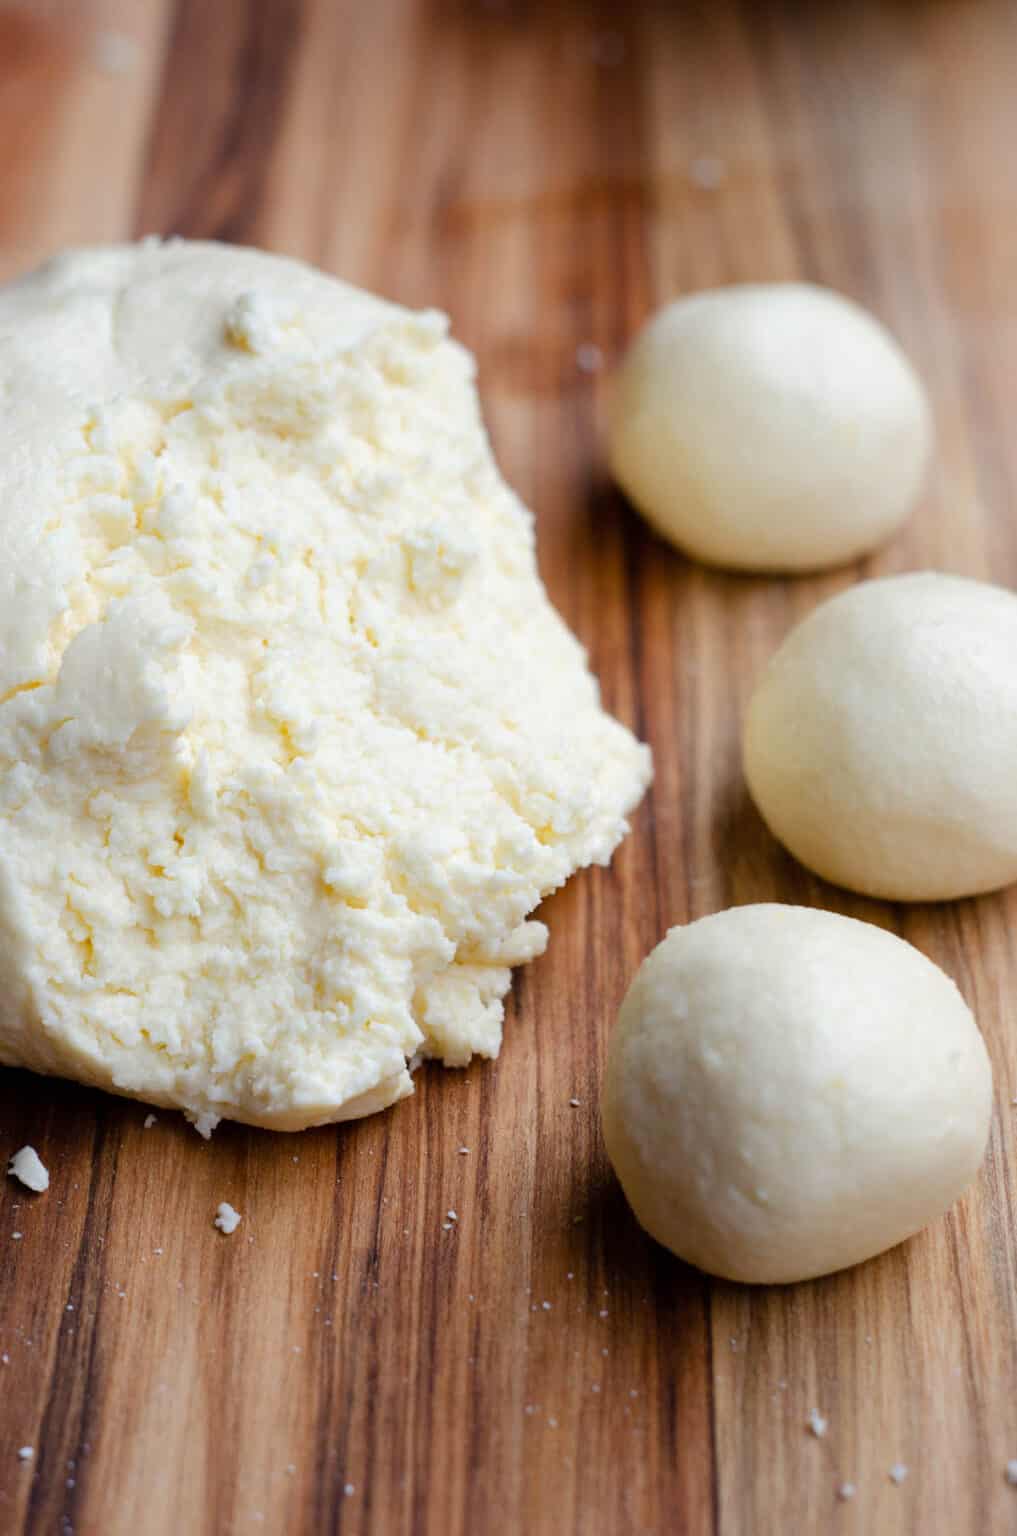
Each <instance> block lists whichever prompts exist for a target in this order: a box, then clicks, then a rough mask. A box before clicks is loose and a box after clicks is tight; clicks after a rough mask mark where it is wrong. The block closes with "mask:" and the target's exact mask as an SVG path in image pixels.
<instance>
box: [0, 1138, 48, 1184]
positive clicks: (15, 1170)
mask: <svg viewBox="0 0 1017 1536" xmlns="http://www.w3.org/2000/svg"><path fill="white" fill-rule="evenodd" d="M7 1172H8V1174H9V1175H10V1176H11V1177H12V1178H15V1179H20V1181H21V1183H22V1184H24V1186H25V1188H26V1189H33V1190H34V1191H35V1193H36V1194H37V1195H41V1194H42V1193H43V1191H44V1190H47V1189H49V1170H48V1169H47V1167H46V1165H45V1163H44V1162H43V1161H42V1158H41V1157H40V1156H39V1154H38V1152H37V1151H36V1150H35V1148H34V1147H22V1148H21V1151H20V1152H15V1154H14V1156H13V1157H12V1158H11V1160H10V1162H9V1163H8V1165H7Z"/></svg>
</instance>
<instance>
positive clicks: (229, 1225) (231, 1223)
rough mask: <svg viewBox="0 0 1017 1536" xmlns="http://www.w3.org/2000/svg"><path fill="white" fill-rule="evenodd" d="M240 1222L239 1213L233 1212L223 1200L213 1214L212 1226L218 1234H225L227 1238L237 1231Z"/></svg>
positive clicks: (241, 1218)
mask: <svg viewBox="0 0 1017 1536" xmlns="http://www.w3.org/2000/svg"><path fill="white" fill-rule="evenodd" d="M242 1220H243V1217H242V1216H241V1214H240V1212H239V1211H235V1210H234V1209H233V1207H232V1205H230V1204H229V1202H228V1201H227V1200H223V1201H222V1203H221V1204H220V1206H219V1208H218V1210H217V1211H216V1213H215V1220H214V1222H213V1226H216V1227H218V1228H219V1231H220V1232H225V1233H226V1236H227V1237H228V1236H229V1234H230V1233H231V1232H235V1231H236V1230H237V1228H238V1227H239V1225H240V1223H241V1221H242Z"/></svg>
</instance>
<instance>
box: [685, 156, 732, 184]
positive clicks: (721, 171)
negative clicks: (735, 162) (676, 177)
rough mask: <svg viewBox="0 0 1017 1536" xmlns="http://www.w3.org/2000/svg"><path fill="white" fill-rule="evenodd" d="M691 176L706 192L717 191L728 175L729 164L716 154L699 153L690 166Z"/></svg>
mask: <svg viewBox="0 0 1017 1536" xmlns="http://www.w3.org/2000/svg"><path fill="white" fill-rule="evenodd" d="M689 176H690V177H691V179H692V181H693V182H694V183H695V185H696V186H697V187H700V188H701V189H702V190H703V191H704V192H715V191H716V190H717V188H718V187H719V186H722V185H723V183H724V180H725V177H726V176H727V166H726V165H725V164H724V162H723V160H721V159H719V158H718V156H716V155H697V156H696V158H695V160H693V162H692V164H691V165H690V166H689Z"/></svg>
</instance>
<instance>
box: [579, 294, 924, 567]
mask: <svg viewBox="0 0 1017 1536" xmlns="http://www.w3.org/2000/svg"><path fill="white" fill-rule="evenodd" d="M931 443H932V422H931V416H930V412H929V407H928V404H927V401H926V397H925V392H924V390H923V388H922V384H921V382H920V380H919V378H918V375H917V374H916V373H915V370H914V368H913V367H912V366H911V364H910V363H909V361H908V359H907V358H906V357H905V355H904V353H903V352H902V351H901V349H900V347H899V346H898V345H897V343H896V341H895V340H894V339H893V337H892V336H891V335H890V333H889V332H888V331H887V330H886V328H885V327H884V326H883V325H881V324H880V322H879V321H878V320H876V319H875V317H874V316H873V315H870V314H869V313H868V312H867V311H866V310H864V309H862V308H860V307H859V306H858V305H857V304H854V303H852V302H851V301H850V300H849V299H845V298H843V297H842V296H841V295H840V294H837V293H832V292H831V291H830V290H828V289H825V288H816V287H813V286H812V285H810V284H808V283H772V284H767V285H750V284H747V285H744V286H736V287H731V288H718V289H715V290H713V291H711V292H707V293H700V294H695V295H693V296H692V297H690V298H685V299H679V300H678V301H677V302H676V303H674V304H670V305H668V307H667V308H666V309H663V310H661V311H660V313H659V314H657V315H656V316H655V317H654V318H653V319H652V320H651V321H650V322H649V324H648V325H647V326H646V327H645V329H644V330H643V331H642V333H641V334H640V335H639V336H638V337H637V339H636V341H635V343H634V344H633V346H632V348H631V350H630V352H629V354H628V356H627V357H626V359H625V361H624V363H623V364H622V367H621V370H620V372H619V375H618V378H617V381H616V386H615V392H614V398H613V405H612V411H611V418H610V426H609V453H610V460H611V468H612V472H613V473H614V476H615V478H616V479H617V480H618V482H619V484H620V485H621V486H622V488H623V489H624V490H625V491H626V493H627V494H628V495H629V497H630V498H631V499H632V501H633V502H635V504H636V506H637V507H639V508H640V510H641V511H642V512H643V513H645V515H646V517H647V518H648V519H649V521H650V522H651V523H652V524H653V525H654V527H655V528H657V530H658V531H659V532H660V533H662V534H663V535H664V536H665V538H668V539H670V540H671V541H672V542H673V543H675V544H677V545H678V546H679V547H680V548H682V549H684V550H687V551H688V552H689V553H690V554H692V555H694V556H696V557H697V558H698V559H700V560H705V561H707V562H709V563H710V564H713V565H720V566H730V567H733V568H735V569H741V570H750V571H804V570H816V569H820V568H822V567H823V566H830V565H838V564H841V563H843V562H845V561H848V560H853V559H854V558H855V557H856V556H858V555H861V554H864V553H865V552H866V551H867V550H870V549H872V548H873V547H874V546H875V545H876V544H879V543H881V542H882V540H884V539H885V538H887V537H888V535H889V534H891V533H892V532H893V531H894V530H895V529H896V528H897V527H898V526H899V524H900V523H901V522H902V521H903V520H904V518H905V517H906V516H907V515H908V513H909V511H910V510H911V508H912V506H913V504H914V502H915V500H916V498H917V496H918V493H919V491H920V489H921V484H922V480H923V478H924V474H925V468H926V464H927V462H928V457H929V452H930V448H931Z"/></svg>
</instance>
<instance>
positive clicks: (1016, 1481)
mask: <svg viewBox="0 0 1017 1536" xmlns="http://www.w3.org/2000/svg"><path fill="white" fill-rule="evenodd" d="M6 1358H7V1357H6V1355H5V1356H4V1359H6ZM1006 1480H1007V1482H1008V1483H1009V1484H1010V1487H1011V1488H1017V1458H1015V1459H1014V1460H1013V1461H1008V1462H1007V1464H1006Z"/></svg>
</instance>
